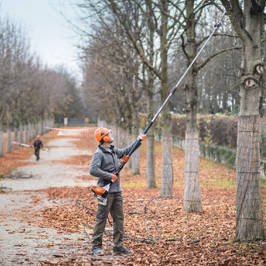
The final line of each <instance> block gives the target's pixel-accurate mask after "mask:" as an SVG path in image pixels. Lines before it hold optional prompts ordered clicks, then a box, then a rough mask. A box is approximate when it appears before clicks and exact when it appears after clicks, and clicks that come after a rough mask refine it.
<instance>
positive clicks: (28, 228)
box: [0, 131, 94, 266]
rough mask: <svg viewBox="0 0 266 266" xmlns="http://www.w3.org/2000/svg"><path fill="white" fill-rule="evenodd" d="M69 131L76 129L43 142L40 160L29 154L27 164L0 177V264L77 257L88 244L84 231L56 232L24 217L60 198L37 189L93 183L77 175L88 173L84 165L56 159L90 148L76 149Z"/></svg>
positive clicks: (57, 202) (24, 263)
mask: <svg viewBox="0 0 266 266" xmlns="http://www.w3.org/2000/svg"><path fill="white" fill-rule="evenodd" d="M71 134H77V132H76V131H75V132H72V133H71V131H66V132H65V133H64V132H63V133H61V134H60V135H61V136H62V138H56V139H54V140H51V141H50V142H48V143H47V144H46V146H48V147H49V146H50V147H51V148H50V149H49V151H41V159H40V161H38V162H35V157H34V155H33V156H32V157H31V158H30V159H29V161H31V162H32V164H31V165H27V166H23V167H19V168H17V169H16V170H14V171H13V172H12V173H11V174H10V175H9V178H6V179H3V180H1V181H0V187H2V188H3V189H4V190H5V191H8V193H1V194H0V202H1V205H0V265H5V266H6V265H21V264H23V265H48V264H49V263H51V262H54V263H56V262H57V261H58V260H60V258H63V257H64V258H67V257H69V258H71V256H72V255H73V254H78V253H79V254H80V256H81V257H82V254H83V255H84V256H85V255H86V252H87V251H86V250H85V249H84V246H88V242H87V241H86V239H87V236H86V233H85V232H83V233H74V234H66V233H58V232H57V231H56V230H54V229H50V228H41V227H37V226H36V224H34V225H33V224H31V222H30V219H29V220H27V219H25V217H26V216H27V213H29V212H30V210H32V208H35V209H38V208H39V209H41V208H44V207H47V206H53V205H60V201H58V200H57V201H51V200H50V201H49V200H47V195H46V193H41V192H39V191H37V190H39V189H45V188H49V187H65V186H68V187H73V186H81V187H87V186H89V185H91V184H92V183H94V182H93V181H85V180H83V179H79V178H77V177H78V176H82V175H87V174H88V170H89V169H88V166H74V165H66V164H63V163H62V162H60V161H61V160H66V159H69V158H70V157H71V156H75V155H84V154H88V155H90V154H91V152H92V151H86V150H79V149H77V148H76V147H75V145H74V144H73V142H72V141H73V140H75V139H73V138H71ZM66 136H67V137H66ZM57 160H58V163H57V162H56V161H57ZM36 197H38V201H37V202H36V200H35V199H36ZM73 243H75V245H74V244H73ZM77 244H78V245H77ZM48 262H49V263H48ZM49 265H50V264H49Z"/></svg>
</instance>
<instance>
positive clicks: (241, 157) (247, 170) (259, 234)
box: [236, 116, 264, 240]
mask: <svg viewBox="0 0 266 266" xmlns="http://www.w3.org/2000/svg"><path fill="white" fill-rule="evenodd" d="M258 120H259V116H240V117H239V119H238V142H237V163H236V165H237V177H236V181H237V198H236V208H237V210H236V212H237V217H236V239H239V240H255V239H262V238H263V234H264V232H263V231H264V228H263V217H262V211H261V198H260V171H259V161H260V160H259V159H260V158H259V155H260V154H259V139H260V134H259V122H258Z"/></svg>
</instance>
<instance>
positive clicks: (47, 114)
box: [0, 17, 82, 156]
mask: <svg viewBox="0 0 266 266" xmlns="http://www.w3.org/2000/svg"><path fill="white" fill-rule="evenodd" d="M0 95H1V96H0V131H1V135H3V133H2V132H3V131H6V132H7V140H8V141H7V147H6V151H7V152H8V153H9V152H11V142H10V139H11V138H10V137H9V136H10V132H11V131H14V132H18V131H19V130H21V128H32V127H35V128H38V124H39V123H46V122H47V121H50V119H51V118H54V117H64V116H70V115H71V113H73V112H76V114H79V113H80V110H82V105H81V103H80V99H79V93H78V90H77V84H76V81H75V80H74V78H73V77H72V76H71V75H70V74H69V73H68V72H67V71H66V70H64V68H63V67H57V68H55V69H51V68H49V67H47V66H45V65H44V64H42V62H41V60H40V58H39V57H38V56H37V55H36V54H35V53H33V52H32V50H31V47H30V44H29V39H28V37H27V34H26V33H25V32H24V31H23V29H22V28H21V27H20V26H19V25H17V24H15V23H14V22H12V18H4V17H1V18H0ZM73 103H75V104H76V109H75V108H73ZM77 103H78V104H77ZM79 105H80V106H79ZM41 121H43V122H41ZM44 121H46V122H44ZM49 124H50V122H49ZM34 125H35V126H34ZM22 131H23V132H27V130H22ZM37 131H39V132H36V134H38V133H39V134H40V133H42V132H43V130H37ZM30 132H32V130H31V131H30ZM25 134H26V133H25ZM24 139H26V140H27V137H25V138H24ZM1 143H3V140H2V141H1ZM0 146H1V149H0V156H3V150H4V147H3V144H2V145H0Z"/></svg>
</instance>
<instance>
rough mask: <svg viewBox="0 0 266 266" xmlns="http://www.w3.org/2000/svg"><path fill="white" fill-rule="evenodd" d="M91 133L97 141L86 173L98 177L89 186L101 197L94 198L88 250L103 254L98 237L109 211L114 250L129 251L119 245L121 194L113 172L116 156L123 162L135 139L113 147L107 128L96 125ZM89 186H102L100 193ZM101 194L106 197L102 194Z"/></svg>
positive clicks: (115, 169)
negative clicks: (111, 221)
mask: <svg viewBox="0 0 266 266" xmlns="http://www.w3.org/2000/svg"><path fill="white" fill-rule="evenodd" d="M94 136H95V138H96V140H97V142H98V143H99V145H98V148H97V150H96V151H95V153H94V155H93V157H92V161H91V164H90V174H91V175H93V176H96V177H97V178H98V182H97V186H95V187H94V188H92V191H93V192H94V193H95V194H97V195H99V194H101V196H103V198H102V199H103V200H99V201H98V210H97V214H96V223H95V226H94V232H93V236H92V254H93V255H103V254H104V251H103V249H102V237H103V232H104V229H105V225H106V220H107V218H108V213H109V212H110V213H111V216H112V218H113V241H114V246H113V251H114V254H116V255H122V254H123V255H127V254H131V253H132V251H131V250H128V249H126V248H125V247H124V245H123V234H124V211H123V197H122V187H121V183H120V176H119V174H116V173H117V171H118V168H119V163H118V159H121V158H122V159H123V160H124V161H125V162H127V161H128V159H129V156H128V153H129V152H130V150H131V149H132V147H133V146H134V144H135V142H134V143H132V144H131V145H130V146H128V147H127V148H124V149H118V148H115V147H114V146H113V145H112V142H113V137H112V133H111V130H109V129H107V128H98V129H96V130H95V133H94ZM144 139H145V135H139V136H138V140H140V141H143V140H144ZM109 184H110V185H109ZM106 186H107V187H106ZM104 187H105V188H104ZM93 189H95V190H97V189H102V193H101V191H98V190H97V191H94V190H93ZM96 192H97V193H96ZM104 194H105V195H104ZM105 196H106V198H104V197H105Z"/></svg>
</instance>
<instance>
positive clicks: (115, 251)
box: [114, 247, 133, 255]
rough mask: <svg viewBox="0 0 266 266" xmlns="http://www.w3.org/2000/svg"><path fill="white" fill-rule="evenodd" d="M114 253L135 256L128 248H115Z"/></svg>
mask: <svg viewBox="0 0 266 266" xmlns="http://www.w3.org/2000/svg"><path fill="white" fill-rule="evenodd" d="M114 253H115V255H130V254H133V251H132V250H130V249H126V248H124V247H122V248H119V249H115V248H114Z"/></svg>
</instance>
